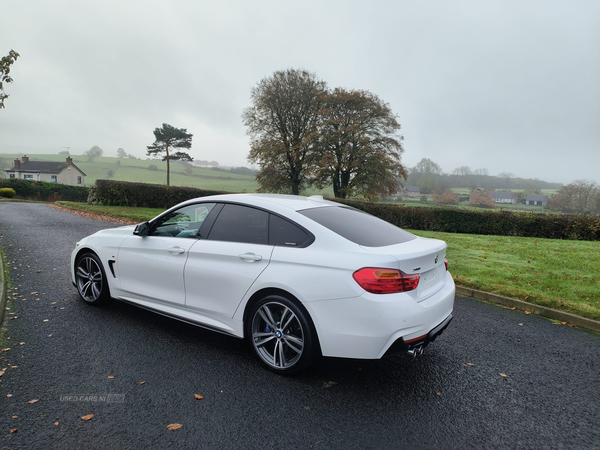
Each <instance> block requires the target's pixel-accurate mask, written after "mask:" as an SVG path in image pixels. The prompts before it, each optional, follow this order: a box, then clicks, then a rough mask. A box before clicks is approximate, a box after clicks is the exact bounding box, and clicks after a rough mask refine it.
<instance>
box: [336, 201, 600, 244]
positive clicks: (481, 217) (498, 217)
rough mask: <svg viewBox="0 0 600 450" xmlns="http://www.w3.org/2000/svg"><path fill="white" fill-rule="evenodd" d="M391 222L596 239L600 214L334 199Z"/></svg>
mask: <svg viewBox="0 0 600 450" xmlns="http://www.w3.org/2000/svg"><path fill="white" fill-rule="evenodd" d="M337 201H339V202H340V203H344V204H346V205H349V206H353V207H354V208H357V209H360V210H362V211H365V212H368V213H369V214H372V215H374V216H377V217H380V218H382V219H384V220H386V221H388V222H390V223H393V224H394V225H397V226H399V227H402V228H411V229H414V230H428V231H444V232H449V233H465V234H484V235H497V236H525V237H537V238H547V239H575V240H584V241H598V240H600V216H598V215H595V216H588V215H572V214H541V213H533V212H511V211H490V210H486V211H473V210H467V209H460V208H436V207H428V208H424V207H420V208H419V207H410V206H401V205H390V204H385V203H367V202H360V201H354V200H339V199H338V200H337Z"/></svg>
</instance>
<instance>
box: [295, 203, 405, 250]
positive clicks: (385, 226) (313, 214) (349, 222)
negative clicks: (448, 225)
mask: <svg viewBox="0 0 600 450" xmlns="http://www.w3.org/2000/svg"><path fill="white" fill-rule="evenodd" d="M298 212H299V213H300V214H302V215H304V216H306V217H308V218H309V219H312V220H314V221H315V222H317V223H318V224H320V225H323V226H324V227H326V228H329V229H330V230H331V231H333V232H334V233H337V234H339V235H340V236H342V237H345V238H346V239H348V240H349V241H352V242H354V243H356V244H359V245H364V246H365V247H384V246H386V245H394V244H401V243H403V242H407V241H412V240H413V239H416V236H415V235H414V234H411V233H409V232H408V231H404V230H403V229H402V228H398V227H397V226H395V225H392V224H391V223H388V222H386V221H385V220H381V219H378V218H377V217H375V216H372V215H370V214H367V213H364V212H362V211H359V210H357V209H352V208H347V207H343V206H342V207H340V206H328V207H321V208H311V209H304V210H302V211H298Z"/></svg>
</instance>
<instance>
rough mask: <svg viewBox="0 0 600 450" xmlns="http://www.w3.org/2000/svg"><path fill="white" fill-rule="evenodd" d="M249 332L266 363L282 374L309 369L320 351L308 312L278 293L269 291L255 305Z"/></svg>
mask: <svg viewBox="0 0 600 450" xmlns="http://www.w3.org/2000/svg"><path fill="white" fill-rule="evenodd" d="M246 336H247V337H248V339H249V341H250V344H251V346H252V349H253V350H254V353H255V354H256V356H258V359H259V360H260V361H261V362H262V363H263V365H265V366H266V367H267V368H268V369H269V370H271V371H273V372H275V373H278V374H282V375H292V374H295V373H298V372H300V371H302V370H305V369H307V368H308V367H309V366H310V365H311V364H312V363H314V361H315V359H316V358H317V357H318V356H319V354H320V349H319V342H318V338H317V333H316V331H315V327H314V325H313V324H312V321H311V320H310V317H308V314H307V313H306V312H305V311H304V309H303V308H300V307H299V306H297V304H296V303H295V302H293V301H292V300H290V299H288V298H286V297H282V296H278V295H269V296H267V297H265V298H263V299H261V300H260V301H259V302H258V303H256V304H255V305H254V306H253V308H252V310H251V311H250V315H249V316H248V321H247V323H246Z"/></svg>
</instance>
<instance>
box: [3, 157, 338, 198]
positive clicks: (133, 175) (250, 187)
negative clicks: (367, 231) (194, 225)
mask: <svg viewBox="0 0 600 450" xmlns="http://www.w3.org/2000/svg"><path fill="white" fill-rule="evenodd" d="M22 156H23V155H20V154H18V155H16V154H6V153H5V154H0V158H5V159H7V160H9V161H11V162H12V161H14V160H15V159H16V158H21V157H22ZM28 156H29V158H30V159H32V160H33V159H38V160H42V161H64V160H65V155H44V154H30V155H28ZM71 157H72V158H73V162H74V163H75V165H76V166H77V167H79V168H80V169H81V170H83V172H85V174H86V177H85V184H86V185H87V186H90V185H93V184H94V183H96V180H99V179H102V180H116V181H130V182H136V183H151V184H167V163H166V162H163V161H153V160H146V159H129V158H113V157H99V158H95V159H94V160H93V161H92V162H88V161H87V157H86V156H83V155H71ZM117 161H118V162H117ZM151 165H154V166H156V168H157V170H149V169H148V167H149V166H151ZM187 169H188V168H187V167H186V166H185V165H184V164H180V163H176V162H172V163H171V185H172V186H185V187H193V188H198V189H209V190H216V191H226V192H255V191H256V190H257V189H258V188H259V184H258V183H257V182H256V180H255V178H254V177H253V176H250V175H238V174H235V173H230V172H222V171H219V170H212V169H207V168H200V167H192V168H191V171H188V170H187ZM304 194H305V195H315V194H320V195H323V196H325V197H333V190H332V189H331V188H329V189H322V190H315V189H310V190H307V191H306V192H304Z"/></svg>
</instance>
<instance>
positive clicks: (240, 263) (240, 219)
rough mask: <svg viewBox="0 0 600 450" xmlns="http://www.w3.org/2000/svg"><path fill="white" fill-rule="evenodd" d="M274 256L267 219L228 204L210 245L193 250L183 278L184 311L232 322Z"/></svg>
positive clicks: (198, 244) (205, 243)
mask: <svg viewBox="0 0 600 450" xmlns="http://www.w3.org/2000/svg"><path fill="white" fill-rule="evenodd" d="M272 252H273V246H272V245H269V213H268V212H265V211H262V210H259V209H256V208H252V207H248V206H243V205H236V204H225V205H224V206H223V208H222V210H221V211H220V213H219V215H218V216H217V217H216V219H215V222H214V224H213V226H212V228H211V230H210V233H209V235H208V237H207V239H200V240H198V241H197V242H196V243H194V245H193V246H192V247H191V248H190V251H189V256H188V261H187V264H186V266H185V272H184V281H185V288H186V306H187V307H188V308H189V309H191V310H193V311H195V312H197V313H200V314H208V315H212V316H220V317H225V318H231V317H233V314H234V312H235V310H236V309H237V307H238V305H239V304H240V302H241V301H242V299H243V297H244V295H245V294H246V292H247V291H248V289H249V288H250V287H251V286H252V284H253V283H254V281H255V280H256V279H257V278H258V276H259V275H260V274H261V273H262V271H263V270H265V268H266V267H267V266H268V264H269V261H270V259H271V253H272Z"/></svg>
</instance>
